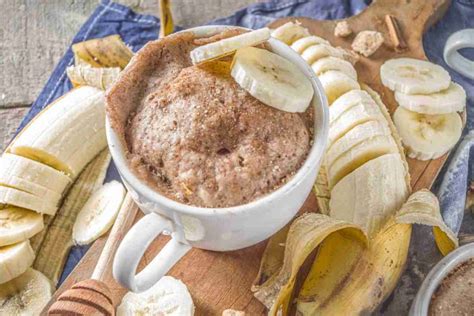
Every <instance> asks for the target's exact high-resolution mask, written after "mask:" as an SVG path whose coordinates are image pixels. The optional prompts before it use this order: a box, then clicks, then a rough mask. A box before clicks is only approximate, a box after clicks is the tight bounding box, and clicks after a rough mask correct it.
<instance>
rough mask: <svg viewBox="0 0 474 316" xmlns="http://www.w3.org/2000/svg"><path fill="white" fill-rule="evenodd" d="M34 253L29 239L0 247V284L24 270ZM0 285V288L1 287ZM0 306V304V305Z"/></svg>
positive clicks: (29, 264)
mask: <svg viewBox="0 0 474 316" xmlns="http://www.w3.org/2000/svg"><path fill="white" fill-rule="evenodd" d="M34 259H35V253H34V252H33V249H32V248H31V246H30V241H29V240H25V241H22V242H20V243H17V244H13V245H9V246H5V247H1V248H0V284H3V283H6V282H8V281H10V280H13V279H14V278H16V277H17V276H19V275H20V274H22V273H23V272H25V271H26V269H28V267H29V266H31V265H32V264H33V260H34ZM2 287H3V285H2V286H0V288H2ZM0 307H1V305H0Z"/></svg>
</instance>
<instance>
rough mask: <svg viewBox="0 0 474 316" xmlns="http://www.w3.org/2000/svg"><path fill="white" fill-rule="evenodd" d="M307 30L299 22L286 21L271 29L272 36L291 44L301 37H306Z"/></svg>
mask: <svg viewBox="0 0 474 316" xmlns="http://www.w3.org/2000/svg"><path fill="white" fill-rule="evenodd" d="M310 35H311V34H309V31H308V30H307V29H306V28H304V27H302V26H301V25H300V24H299V23H294V22H288V23H285V24H283V25H282V26H279V27H278V28H276V29H274V30H273V31H272V37H274V38H276V39H277V40H280V41H282V42H283V43H285V44H286V45H291V44H293V43H294V42H295V41H297V40H299V39H300V38H303V37H308V36H310Z"/></svg>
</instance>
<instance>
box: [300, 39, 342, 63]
mask: <svg viewBox="0 0 474 316" xmlns="http://www.w3.org/2000/svg"><path fill="white" fill-rule="evenodd" d="M328 56H332V57H337V58H344V54H343V53H342V50H340V49H337V48H335V47H332V46H331V45H329V44H316V45H313V46H310V47H308V48H306V49H305V50H304V51H303V53H302V54H301V57H303V59H304V60H305V61H306V62H307V63H308V64H310V65H312V64H313V63H314V62H315V61H317V60H318V59H321V58H323V57H328Z"/></svg>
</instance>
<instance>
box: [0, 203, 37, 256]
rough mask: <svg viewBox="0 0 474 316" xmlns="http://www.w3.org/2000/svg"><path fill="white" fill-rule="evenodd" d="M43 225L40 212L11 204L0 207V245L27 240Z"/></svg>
mask: <svg viewBox="0 0 474 316" xmlns="http://www.w3.org/2000/svg"><path fill="white" fill-rule="evenodd" d="M43 227H44V225H43V216H41V214H38V213H36V212H32V211H29V210H25V209H22V208H18V207H13V206H8V207H6V208H4V209H0V247H1V246H6V245H11V244H14V243H18V242H21V241H24V240H27V239H28V238H30V237H33V236H34V235H36V234H37V233H39V232H40V231H41V230H42V229H43Z"/></svg>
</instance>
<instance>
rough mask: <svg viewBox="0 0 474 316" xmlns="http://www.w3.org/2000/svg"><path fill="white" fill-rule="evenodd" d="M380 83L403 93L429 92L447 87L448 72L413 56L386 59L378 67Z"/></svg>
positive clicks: (449, 79) (449, 78) (448, 80)
mask: <svg viewBox="0 0 474 316" xmlns="http://www.w3.org/2000/svg"><path fill="white" fill-rule="evenodd" d="M380 78H381V80H382V83H383V84H384V85H385V86H386V87H388V88H389V89H391V90H395V91H399V92H402V93H405V94H429V93H436V92H439V91H442V90H445V89H448V87H449V84H450V82H451V77H450V76H449V73H448V72H447V71H446V70H444V68H443V67H441V66H439V65H436V64H433V63H431V62H429V61H425V60H419V59H414V58H395V59H390V60H387V61H386V62H385V63H384V64H383V65H382V66H381V67H380Z"/></svg>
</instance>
